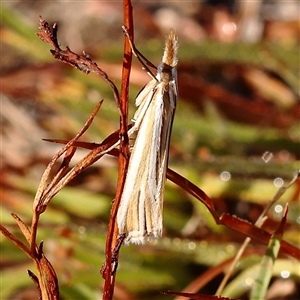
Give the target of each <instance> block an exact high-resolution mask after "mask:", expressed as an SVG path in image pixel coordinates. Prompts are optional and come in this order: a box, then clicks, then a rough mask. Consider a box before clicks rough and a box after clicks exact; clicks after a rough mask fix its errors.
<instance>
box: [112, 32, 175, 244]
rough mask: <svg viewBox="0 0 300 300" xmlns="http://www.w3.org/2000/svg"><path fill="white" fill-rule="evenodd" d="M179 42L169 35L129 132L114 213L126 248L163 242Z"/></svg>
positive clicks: (172, 34) (140, 95) (139, 100)
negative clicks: (129, 145)
mask: <svg viewBox="0 0 300 300" xmlns="http://www.w3.org/2000/svg"><path fill="white" fill-rule="evenodd" d="M177 50H178V38H177V36H176V33H175V31H174V30H170V32H169V34H168V36H167V38H166V42H165V49H164V54H163V57H162V61H161V62H160V64H159V65H158V67H157V74H156V76H153V78H152V80H151V81H150V82H149V83H148V84H147V85H146V86H145V87H144V88H143V89H142V90H141V91H140V93H139V94H138V96H137V98H136V100H135V105H136V106H137V110H136V112H135V114H134V117H133V122H134V125H133V128H132V129H131V130H130V131H131V132H132V131H137V136H136V140H135V143H134V146H133V149H132V152H131V156H130V160H129V166H128V173H127V176H126V179H125V185H124V190H123V194H122V196H121V202H120V206H119V209H118V213H117V224H118V228H119V234H125V239H124V243H125V244H130V243H133V244H143V243H145V241H147V240H148V239H151V238H157V237H161V235H162V228H163V217H162V215H163V197H164V186H165V181H166V172H167V165H168V156H169V145H170V136H171V130H172V123H173V118H174V113H175V109H176V103H177V95H178V87H177V70H176V66H177Z"/></svg>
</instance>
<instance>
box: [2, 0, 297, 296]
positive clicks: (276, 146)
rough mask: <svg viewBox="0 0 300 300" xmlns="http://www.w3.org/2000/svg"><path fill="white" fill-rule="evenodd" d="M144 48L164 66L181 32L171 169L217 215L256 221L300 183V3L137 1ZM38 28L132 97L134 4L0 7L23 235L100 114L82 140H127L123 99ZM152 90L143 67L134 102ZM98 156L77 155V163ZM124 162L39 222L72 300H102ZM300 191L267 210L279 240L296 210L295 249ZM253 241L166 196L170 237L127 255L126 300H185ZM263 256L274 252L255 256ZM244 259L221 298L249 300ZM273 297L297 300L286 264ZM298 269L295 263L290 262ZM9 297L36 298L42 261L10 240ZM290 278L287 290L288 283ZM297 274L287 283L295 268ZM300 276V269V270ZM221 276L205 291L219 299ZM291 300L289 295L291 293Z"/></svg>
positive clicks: (8, 153) (8, 145)
mask: <svg viewBox="0 0 300 300" xmlns="http://www.w3.org/2000/svg"><path fill="white" fill-rule="evenodd" d="M133 14H134V30H135V44H136V47H137V48H138V49H139V50H140V51H141V52H142V53H143V54H144V55H145V56H146V57H147V58H148V59H149V60H150V61H151V62H152V63H154V64H155V65H157V64H158V63H159V62H160V59H161V56H162V53H163V47H164V39H165V36H166V34H167V32H168V30H169V28H175V29H176V31H177V34H178V36H179V42H180V48H179V64H178V81H179V100H178V105H177V111H176V115H175V120H174V126H173V133H172V139H171V148H170V159H169V167H170V168H172V169H173V170H175V171H176V172H178V173H179V174H181V175H182V176H184V177H186V178H187V179H188V180H190V181H191V182H193V183H194V184H196V185H197V186H198V187H199V188H201V189H202V190H203V191H204V192H205V193H206V194H207V195H208V196H209V197H211V198H212V199H213V201H214V203H215V206H216V208H217V210H218V212H219V213H220V214H221V213H223V212H228V213H230V214H234V215H236V216H238V217H240V218H243V219H246V220H248V221H250V222H255V221H256V219H257V218H258V216H259V214H260V213H261V212H262V210H263V208H264V207H265V205H266V204H267V203H268V202H269V201H270V200H271V199H272V198H273V197H274V195H275V194H276V192H277V190H278V189H279V188H280V187H281V186H283V185H284V184H287V183H288V182H289V181H290V180H291V179H292V177H293V176H294V174H295V172H296V171H297V170H299V159H300V146H299V141H300V130H299V129H300V128H299V123H300V122H299V117H300V98H299V92H300V89H299V65H300V64H299V63H300V62H299V39H300V28H299V26H300V25H299V16H300V6H299V2H298V1H275V0H272V1H267V0H265V1H234V0H228V1H217V0H215V1H178V2H169V1H134V2H133ZM39 15H41V16H42V17H43V18H44V19H46V20H47V21H48V22H49V23H50V25H51V26H52V24H53V23H54V22H56V23H57V24H58V26H59V31H58V38H59V41H60V44H61V47H62V48H63V49H64V48H65V46H69V47H70V49H71V50H72V51H74V52H77V53H79V54H81V53H82V51H85V52H86V53H88V54H89V55H90V56H91V58H92V59H93V60H94V61H96V62H97V63H98V65H99V66H100V67H101V68H102V69H103V70H104V71H106V72H107V74H108V76H109V77H110V78H111V79H112V80H113V81H114V82H115V84H116V85H117V86H118V87H119V86H120V79H121V67H122V57H123V41H124V35H123V32H122V29H121V26H122V25H123V11H122V1H80V2H73V1H21V0H20V1H3V2H2V4H1V74H0V76H1V223H2V225H4V226H6V228H7V229H9V230H10V231H11V232H12V233H14V234H16V235H17V236H19V237H20V236H21V234H20V232H19V230H18V228H17V226H16V224H15V222H14V221H13V219H12V217H11V216H10V213H11V212H14V213H16V214H17V215H18V216H19V217H20V218H21V219H22V220H24V221H25V222H26V223H28V224H30V221H31V217H32V202H33V199H34V195H35V192H36V189H37V187H38V183H39V181H40V179H41V176H42V174H43V171H44V169H45V167H46V166H47V164H48V163H49V161H50V160H51V158H52V156H53V155H54V154H55V153H56V152H57V151H58V150H59V149H60V146H58V145H55V144H51V143H48V142H45V141H43V140H42V139H43V138H52V139H70V138H72V137H74V135H75V134H76V133H77V132H78V131H79V130H80V128H81V127H82V126H83V124H84V123H85V121H86V120H87V118H88V116H89V115H90V113H91V112H92V110H93V108H94V107H95V105H96V104H97V103H98V102H99V101H100V100H101V99H104V103H103V105H102V107H101V109H100V111H99V113H98V116H97V117H96V118H95V120H94V122H93V124H92V125H91V127H90V129H89V130H88V132H87V133H86V134H85V135H84V137H83V138H82V139H83V140H84V141H88V142H101V141H102V140H103V139H104V138H105V137H106V136H107V135H109V134H110V133H111V132H113V131H115V130H117V129H118V126H119V116H118V110H117V108H116V104H115V102H114V100H113V95H112V91H111V90H110V88H109V87H108V86H107V85H106V84H105V83H104V82H103V80H102V79H101V78H99V77H98V76H96V75H94V74H89V75H86V74H83V73H81V72H80V71H78V70H75V69H73V68H72V67H70V66H68V65H64V64H62V63H60V62H58V61H55V59H54V58H53V57H52V55H51V53H50V52H49V50H50V48H49V46H48V45H46V44H45V43H43V42H42V41H41V40H39V38H38V37H36V35H35V33H36V32H38V26H39ZM148 81H149V76H148V75H147V74H146V73H145V72H144V71H143V70H142V68H141V65H140V64H139V62H138V61H137V60H136V59H134V62H133V69H132V74H131V90H130V103H131V104H130V113H129V115H130V117H132V116H133V114H134V111H135V108H134V104H133V103H134V98H135V96H136V95H137V93H138V92H139V90H140V89H141V88H142V87H143V86H144V85H145V84H146V83H147V82H148ZM86 153H87V151H84V150H80V149H78V151H77V154H76V156H75V158H74V161H73V164H75V163H76V162H78V161H79V160H80V158H82V157H83V155H85V154H86ZM117 170H118V168H117V159H115V158H112V157H109V156H106V157H104V158H103V159H101V160H100V161H99V162H98V163H96V164H95V165H93V166H92V167H90V168H89V169H88V170H86V171H85V172H83V173H82V174H80V176H78V177H77V178H76V179H75V180H73V181H72V182H71V184H70V185H69V186H68V187H66V188H64V189H63V190H62V191H61V192H60V193H59V194H58V195H57V196H56V197H55V198H54V199H53V200H52V202H51V204H50V206H49V207H48V209H47V210H46V212H45V213H44V214H43V215H42V218H41V221H40V228H39V236H38V240H39V241H41V240H44V250H45V253H46V255H47V257H48V259H49V260H50V261H51V263H52V264H53V265H54V268H55V270H56V272H57V275H58V278H59V283H60V288H61V299H97V298H100V297H101V296H100V295H101V289H102V284H103V281H102V278H101V277H100V274H99V269H100V268H101V265H102V263H103V262H104V259H105V257H104V249H105V237H106V229H107V224H108V220H109V213H110V208H111V201H112V200H113V198H114V195H115V190H116V181H117ZM299 190H300V183H299V180H298V182H296V184H294V185H293V186H292V187H291V188H290V189H289V190H288V191H287V192H286V193H285V194H284V195H283V196H282V197H281V199H280V201H279V202H278V203H277V204H276V205H274V207H273V208H272V210H270V211H269V214H268V217H269V219H268V220H267V222H266V223H265V225H264V228H265V229H267V230H269V231H270V232H273V231H274V230H275V228H276V226H277V224H278V221H279V220H280V218H281V216H282V210H283V207H284V205H285V203H289V218H288V225H287V226H286V231H285V235H284V238H285V240H287V241H288V242H290V243H292V244H294V245H296V246H298V247H299V245H300V234H299V224H300V209H299ZM244 238H245V237H244V236H242V235H240V234H237V233H235V232H233V231H232V230H229V229H227V228H225V227H224V226H218V225H216V224H215V222H214V220H213V218H212V217H211V216H210V214H209V212H208V211H207V210H206V208H205V207H204V205H203V204H201V203H200V202H199V201H197V200H196V199H194V198H192V197H191V196H190V195H188V194H187V193H186V192H184V191H183V190H181V189H180V188H179V187H177V186H175V185H174V184H172V183H170V182H167V184H166V189H165V202H164V233H163V238H162V239H160V240H158V241H156V242H152V243H148V244H147V245H144V246H129V247H123V248H122V249H121V252H120V261H119V269H118V274H117V283H116V291H115V299H125V300H126V299H155V300H156V299H157V300H158V299H173V297H170V296H166V295H162V294H160V291H164V290H168V289H170V290H173V291H180V290H182V289H183V288H185V287H186V286H188V285H189V284H194V288H195V290H196V291H197V292H198V290H197V284H199V283H198V281H197V279H198V278H199V276H201V274H202V273H203V272H204V271H206V270H209V268H211V267H212V266H215V265H218V264H220V263H221V262H223V261H224V260H225V259H227V258H229V257H232V256H234V254H235V253H236V251H237V249H238V247H239V245H240V244H241V243H242V242H243V240H244ZM249 248H250V249H256V250H257V251H261V253H263V251H264V249H265V246H263V245H261V244H257V243H256V242H255V241H252V242H251V246H250V247H249ZM260 259H261V256H260V255H257V253H255V254H254V255H249V256H247V257H246V258H244V259H243V261H242V262H241V264H240V266H239V267H238V268H237V270H236V272H235V274H234V277H233V278H232V283H236V284H238V285H239V286H241V288H240V290H237V289H233V290H232V289H231V290H230V288H228V290H227V292H226V293H224V296H227V297H232V298H234V297H235V298H238V297H239V298H242V299H247V297H248V294H249V286H247V285H244V284H243V282H244V281H245V277H243V276H242V274H243V273H242V271H245V270H247V269H248V268H250V267H251V266H253V265H254V264H258V263H259V261H260ZM280 262H282V264H278V265H275V267H274V277H273V279H272V282H271V285H270V287H269V290H268V294H267V297H266V299H291V300H292V299H297V298H300V284H299V269H298V271H297V268H296V269H295V268H294V269H291V267H290V265H289V263H290V260H289V259H288V258H287V257H285V256H284V255H282V257H280ZM293 263H294V267H295V266H299V262H297V261H296V262H293ZM0 267H1V275H0V276H1V282H2V286H1V292H0V293H1V298H2V299H14V300H19V299H36V294H35V287H34V285H33V284H32V282H31V281H30V279H29V278H28V276H27V274H26V270H27V269H31V270H32V271H35V270H34V266H33V265H32V264H31V261H30V260H29V259H28V258H27V257H26V256H25V254H23V253H21V251H20V250H19V249H17V248H16V247H15V246H14V245H12V243H11V242H10V241H8V240H6V239H5V238H3V237H1V265H0ZM283 268H284V269H288V271H289V276H285V277H283V276H282V275H281V274H282V270H283ZM289 268H290V269H289ZM295 270H296V271H295ZM221 279H222V272H221V273H220V274H219V275H218V276H216V277H215V278H212V279H211V280H210V281H209V283H208V284H207V285H206V286H205V287H204V288H203V289H201V291H199V292H201V293H203V294H204V293H206V294H214V293H215V291H216V289H217V287H218V284H219V283H220V281H221ZM283 287H284V288H283Z"/></svg>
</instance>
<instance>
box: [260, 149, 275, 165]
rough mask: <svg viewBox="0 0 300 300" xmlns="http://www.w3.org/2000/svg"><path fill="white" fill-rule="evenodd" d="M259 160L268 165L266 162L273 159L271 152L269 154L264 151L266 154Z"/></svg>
mask: <svg viewBox="0 0 300 300" xmlns="http://www.w3.org/2000/svg"><path fill="white" fill-rule="evenodd" d="M261 158H262V159H263V161H264V162H265V163H268V162H269V161H270V160H271V159H272V158H273V153H272V152H269V151H266V152H265V153H264V154H263V155H262V157H261Z"/></svg>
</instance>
